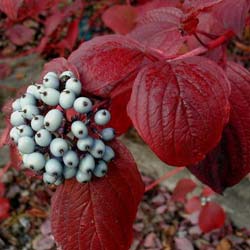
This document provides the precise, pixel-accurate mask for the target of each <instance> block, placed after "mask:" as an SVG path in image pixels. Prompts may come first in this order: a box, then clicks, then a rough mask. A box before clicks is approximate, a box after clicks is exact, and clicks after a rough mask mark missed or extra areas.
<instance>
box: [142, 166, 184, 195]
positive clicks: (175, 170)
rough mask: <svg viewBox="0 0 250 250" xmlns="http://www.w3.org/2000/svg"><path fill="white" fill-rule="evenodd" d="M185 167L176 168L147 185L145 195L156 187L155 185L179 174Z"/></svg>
mask: <svg viewBox="0 0 250 250" xmlns="http://www.w3.org/2000/svg"><path fill="white" fill-rule="evenodd" d="M184 168H185V167H177V168H175V169H173V170H171V171H169V172H167V173H166V174H164V175H163V176H162V177H160V178H159V179H157V180H156V181H154V182H153V183H151V184H149V185H148V186H147V187H146V188H145V193H146V192H148V191H150V190H152V189H153V188H154V187H156V186H157V185H159V184H160V183H161V182H163V181H165V180H166V179H168V178H170V177H172V176H174V175H176V174H178V173H179V172H181V171H182V170H183V169H184Z"/></svg>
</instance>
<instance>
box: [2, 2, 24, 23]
mask: <svg viewBox="0 0 250 250" xmlns="http://www.w3.org/2000/svg"><path fill="white" fill-rule="evenodd" d="M23 1H24V0H1V1H0V10H1V11H2V12H4V13H5V14H6V15H7V16H8V17H9V18H10V19H12V20H15V19H16V18H17V16H18V10H19V8H20V7H21V6H22V4H23Z"/></svg>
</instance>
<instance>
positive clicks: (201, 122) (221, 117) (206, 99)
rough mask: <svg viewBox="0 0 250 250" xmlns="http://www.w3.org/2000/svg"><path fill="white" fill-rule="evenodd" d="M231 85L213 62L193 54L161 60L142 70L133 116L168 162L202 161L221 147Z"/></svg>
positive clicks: (131, 106)
mask: <svg viewBox="0 0 250 250" xmlns="http://www.w3.org/2000/svg"><path fill="white" fill-rule="evenodd" d="M229 94H230V85H229V82H228V79H227V77H226V76H225V74H224V72H223V71H222V70H221V68H219V67H218V66H217V65H216V64H215V63H213V62H212V61H210V60H208V59H205V58H201V57H191V58H188V59H184V60H176V61H172V62H171V63H165V62H159V63H155V64H152V65H149V66H146V67H145V68H143V69H142V70H141V71H140V73H139V74H138V76H137V78H136V80H135V83H134V86H133V91H132V95H131V99H130V102H129V105H128V114H129V116H130V118H131V120H132V122H133V124H134V126H135V128H136V129H137V131H138V133H139V134H140V136H141V137H142V138H143V139H144V140H145V142H146V143H147V144H148V145H149V146H150V147H151V149H152V150H153V151H154V152H155V153H156V155H157V156H158V157H159V158H160V159H161V160H162V161H164V162H166V163H168V164H170V165H174V166H185V165H187V164H188V163H189V162H198V161H200V160H202V159H203V158H204V157H205V155H206V154H207V153H208V152H209V151H210V150H211V149H212V148H213V147H215V146H216V144H217V143H218V142H219V140H220V138H221V133H222V130H223V128H224V126H225V124H226V123H227V121H228V116H229V108H230V107H229V102H228V97H229Z"/></svg>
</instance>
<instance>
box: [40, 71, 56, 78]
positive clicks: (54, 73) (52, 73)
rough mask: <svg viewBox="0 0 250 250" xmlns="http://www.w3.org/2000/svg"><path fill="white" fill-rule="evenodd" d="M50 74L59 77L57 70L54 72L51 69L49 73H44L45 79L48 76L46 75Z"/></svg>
mask: <svg viewBox="0 0 250 250" xmlns="http://www.w3.org/2000/svg"><path fill="white" fill-rule="evenodd" d="M48 76H53V77H58V76H57V73H56V72H54V71H49V72H47V73H46V74H45V75H44V77H43V79H44V78H46V77H48Z"/></svg>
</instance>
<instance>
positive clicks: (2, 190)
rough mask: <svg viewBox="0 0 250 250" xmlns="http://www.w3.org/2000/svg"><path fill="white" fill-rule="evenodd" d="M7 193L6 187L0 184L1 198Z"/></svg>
mask: <svg viewBox="0 0 250 250" xmlns="http://www.w3.org/2000/svg"><path fill="white" fill-rule="evenodd" d="M4 193H5V185H4V184H3V183H2V182H0V197H3V196H4Z"/></svg>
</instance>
